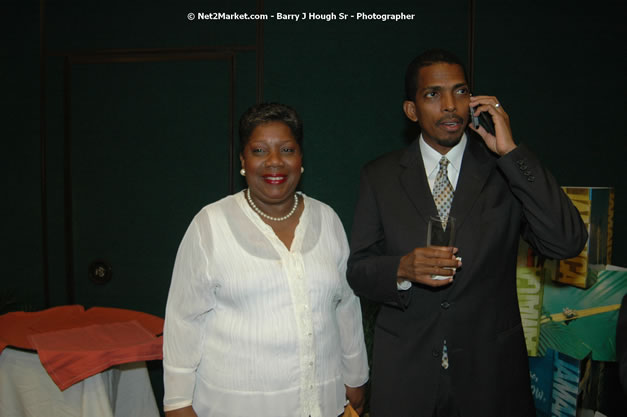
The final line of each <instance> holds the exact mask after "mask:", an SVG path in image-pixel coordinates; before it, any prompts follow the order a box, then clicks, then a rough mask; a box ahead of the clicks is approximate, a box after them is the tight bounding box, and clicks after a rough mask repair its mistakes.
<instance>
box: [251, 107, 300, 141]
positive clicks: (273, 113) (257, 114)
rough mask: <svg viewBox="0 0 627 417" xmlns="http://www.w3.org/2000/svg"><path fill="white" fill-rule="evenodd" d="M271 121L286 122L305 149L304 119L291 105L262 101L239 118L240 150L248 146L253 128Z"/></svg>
mask: <svg viewBox="0 0 627 417" xmlns="http://www.w3.org/2000/svg"><path fill="white" fill-rule="evenodd" d="M270 122H281V123H285V124H286V125H287V127H289V128H290V131H291V132H292V135H293V136H294V139H295V140H296V142H298V146H300V148H301V150H302V149H303V143H302V142H303V121H302V120H301V119H300V117H299V116H298V113H296V110H294V109H293V108H291V107H290V106H286V105H285V104H280V103H261V104H257V105H255V106H252V107H251V108H249V109H248V110H246V111H245V112H244V114H242V117H241V118H240V120H239V145H240V152H241V151H242V150H243V149H244V148H245V147H246V144H247V143H248V141H249V140H250V136H251V135H252V133H253V130H255V128H256V127H257V126H259V125H262V124H264V123H270Z"/></svg>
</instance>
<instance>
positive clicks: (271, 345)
mask: <svg viewBox="0 0 627 417" xmlns="http://www.w3.org/2000/svg"><path fill="white" fill-rule="evenodd" d="M301 196H302V198H303V199H304V204H305V206H304V210H303V213H302V214H301V217H300V220H299V224H298V226H297V227H296V231H295V235H294V240H293V242H292V247H291V249H290V250H288V249H287V248H286V247H285V245H284V244H283V242H281V241H280V240H279V238H278V237H277V236H276V235H275V233H274V231H273V230H272V228H271V227H270V226H268V225H267V224H265V223H264V222H263V221H262V220H261V219H260V218H259V216H258V215H257V214H256V213H255V212H254V211H253V210H252V209H251V208H250V207H249V205H248V203H247V202H246V198H245V196H244V194H243V192H240V193H237V194H234V195H232V196H229V197H226V198H224V199H222V200H220V201H218V202H216V203H213V204H210V205H208V206H206V207H205V208H203V209H202V210H201V211H200V212H199V213H198V214H197V215H196V217H195V218H194V220H193V221H192V223H191V225H190V226H189V228H188V230H187V232H186V234H185V237H184V238H183V241H182V242H181V245H180V247H179V251H178V253H177V257H176V262H175V266H174V272H173V276H172V284H171V287H170V292H169V295H168V302H167V307H166V319H165V328H164V346H163V354H164V357H163V368H164V382H165V398H164V409H165V410H166V411H167V410H173V409H177V408H181V407H185V406H188V405H190V404H191V405H193V407H194V410H195V411H196V413H197V414H198V416H199V417H235V416H238V417H239V416H260V417H297V416H302V417H308V416H311V417H328V416H337V415H339V414H341V413H342V412H343V410H344V404H345V387H344V384H346V385H348V386H353V387H355V386H361V385H363V384H364V383H365V382H366V381H367V379H368V365H367V357H366V348H365V344H364V336H363V328H362V320H361V309H360V304H359V299H358V298H357V297H356V296H355V295H354V293H353V292H352V290H351V289H350V287H349V286H348V284H347V282H346V276H345V272H346V261H347V258H348V254H349V249H348V243H347V240H346V235H345V232H344V228H343V227H342V224H341V222H340V220H339V218H338V216H337V215H336V214H335V212H334V211H333V210H332V209H331V208H330V207H329V206H327V205H325V204H323V203H321V202H319V201H317V200H315V199H313V198H310V197H307V196H305V195H303V194H301Z"/></svg>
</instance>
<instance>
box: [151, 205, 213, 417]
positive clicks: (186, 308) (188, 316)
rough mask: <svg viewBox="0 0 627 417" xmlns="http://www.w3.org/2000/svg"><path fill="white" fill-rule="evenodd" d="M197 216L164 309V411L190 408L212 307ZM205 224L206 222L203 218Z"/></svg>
mask: <svg viewBox="0 0 627 417" xmlns="http://www.w3.org/2000/svg"><path fill="white" fill-rule="evenodd" d="M203 214H204V215H205V216H206V213H202V212H201V214H199V215H198V216H197V217H196V218H195V219H194V221H193V222H192V223H191V224H190V226H189V227H188V229H187V232H186V233H185V236H184V237H183V240H182V242H181V244H180V246H179V249H178V253H177V255H176V261H175V264H174V271H173V274H172V283H171V284H170V292H169V294H168V302H167V305H166V313H165V325H164V331H163V372H164V376H163V379H164V388H165V395H164V400H163V402H164V410H165V411H170V410H175V409H178V408H182V407H187V406H189V405H191V404H192V397H193V393H194V386H195V384H196V368H197V367H198V364H199V362H200V359H201V353H202V345H203V339H204V332H205V320H206V318H207V314H208V313H209V311H211V310H212V309H213V308H214V307H215V296H214V292H213V288H212V285H211V278H210V277H209V276H208V272H207V271H208V258H207V254H208V253H207V250H210V245H211V242H210V236H209V232H208V225H207V227H204V228H201V227H200V225H199V222H200V220H199V219H200V218H201V216H203ZM204 220H205V221H208V220H207V219H206V217H205V219H204Z"/></svg>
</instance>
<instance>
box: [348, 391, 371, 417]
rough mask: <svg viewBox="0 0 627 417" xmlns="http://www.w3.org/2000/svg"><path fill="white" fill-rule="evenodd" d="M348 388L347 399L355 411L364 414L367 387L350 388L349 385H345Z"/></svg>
mask: <svg viewBox="0 0 627 417" xmlns="http://www.w3.org/2000/svg"><path fill="white" fill-rule="evenodd" d="M344 386H345V387H346V398H347V399H348V402H349V403H350V405H351V407H353V408H354V409H355V411H356V412H357V414H359V415H361V413H363V412H364V406H365V405H366V385H362V386H361V387H355V388H353V387H349V386H348V385H344Z"/></svg>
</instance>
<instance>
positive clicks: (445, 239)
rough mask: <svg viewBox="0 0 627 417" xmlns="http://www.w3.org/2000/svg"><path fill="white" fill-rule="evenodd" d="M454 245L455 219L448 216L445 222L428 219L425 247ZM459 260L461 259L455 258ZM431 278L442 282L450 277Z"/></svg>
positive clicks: (438, 276) (437, 218)
mask: <svg viewBox="0 0 627 417" xmlns="http://www.w3.org/2000/svg"><path fill="white" fill-rule="evenodd" d="M454 243H455V217H451V216H449V217H448V219H446V221H442V219H441V218H440V217H437V216H432V217H430V218H429V225H428V226H427V246H453V245H454ZM457 259H458V260H461V258H457ZM431 278H433V279H437V280H442V279H449V278H451V277H450V276H445V275H432V276H431Z"/></svg>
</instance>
